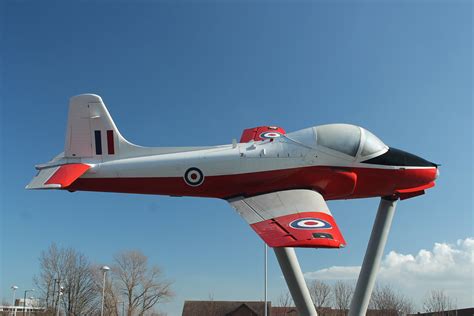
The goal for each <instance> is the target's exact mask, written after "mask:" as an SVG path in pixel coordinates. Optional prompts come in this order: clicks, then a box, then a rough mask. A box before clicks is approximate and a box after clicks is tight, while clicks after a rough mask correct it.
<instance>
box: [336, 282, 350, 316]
mask: <svg viewBox="0 0 474 316" xmlns="http://www.w3.org/2000/svg"><path fill="white" fill-rule="evenodd" d="M353 292H354V287H353V286H352V284H349V283H346V282H343V281H337V282H336V283H335V284H334V307H335V308H336V309H338V310H339V314H342V315H346V313H347V311H348V309H349V306H350V304H351V298H352V293H353Z"/></svg>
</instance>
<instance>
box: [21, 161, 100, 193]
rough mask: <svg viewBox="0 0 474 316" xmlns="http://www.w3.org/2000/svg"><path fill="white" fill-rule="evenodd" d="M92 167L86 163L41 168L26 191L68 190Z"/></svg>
mask: <svg viewBox="0 0 474 316" xmlns="http://www.w3.org/2000/svg"><path fill="white" fill-rule="evenodd" d="M90 167H91V166H89V165H87V164H84V163H72V164H66V165H60V166H46V167H39V168H38V169H39V171H38V174H37V175H36V176H35V177H34V178H33V180H31V182H30V183H29V184H28V185H27V186H26V189H62V188H66V187H68V186H70V185H71V184H72V183H73V182H74V181H76V179H77V178H79V177H80V176H82V175H83V174H84V173H86V172H87V170H89V169H90Z"/></svg>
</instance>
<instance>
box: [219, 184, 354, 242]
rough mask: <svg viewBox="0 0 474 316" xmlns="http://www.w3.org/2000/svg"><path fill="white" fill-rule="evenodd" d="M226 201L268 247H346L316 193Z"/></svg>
mask: <svg viewBox="0 0 474 316" xmlns="http://www.w3.org/2000/svg"><path fill="white" fill-rule="evenodd" d="M228 202H229V203H230V204H231V205H232V207H233V208H235V210H236V211H237V212H238V213H239V214H240V215H241V216H242V217H243V218H244V219H245V220H246V221H247V223H248V224H249V225H250V226H251V227H252V229H253V230H255V232H256V233H257V234H258V235H259V236H260V237H261V238H262V239H263V240H264V241H265V242H266V243H267V244H268V245H269V246H270V247H308V248H342V247H344V246H345V245H346V242H345V240H344V237H343V236H342V234H341V232H340V231H339V228H338V227H337V224H336V222H335V220H334V218H333V217H332V215H331V212H330V211H329V209H328V207H327V204H326V202H325V201H324V198H323V197H322V195H321V194H319V193H318V192H315V191H311V190H288V191H279V192H273V193H268V194H263V195H258V196H254V197H250V198H235V199H231V200H229V201H228Z"/></svg>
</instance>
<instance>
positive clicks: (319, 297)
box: [309, 280, 331, 313]
mask: <svg viewBox="0 0 474 316" xmlns="http://www.w3.org/2000/svg"><path fill="white" fill-rule="evenodd" d="M309 294H311V298H312V299H313V303H314V306H315V307H316V309H317V311H318V313H319V312H320V309H321V308H322V307H328V306H329V304H330V300H331V287H330V286H329V285H328V284H326V283H324V282H322V281H318V280H314V281H313V282H312V283H311V284H310V285H309Z"/></svg>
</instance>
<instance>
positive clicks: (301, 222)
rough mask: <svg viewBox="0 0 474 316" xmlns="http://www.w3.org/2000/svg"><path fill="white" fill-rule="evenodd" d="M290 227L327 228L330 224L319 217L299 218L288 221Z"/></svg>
mask: <svg viewBox="0 0 474 316" xmlns="http://www.w3.org/2000/svg"><path fill="white" fill-rule="evenodd" d="M290 227H292V228H295V229H329V228H332V226H331V224H330V223H328V222H326V221H325V220H322V219H319V218H312V217H308V218H300V219H297V220H294V221H292V222H291V223H290Z"/></svg>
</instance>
